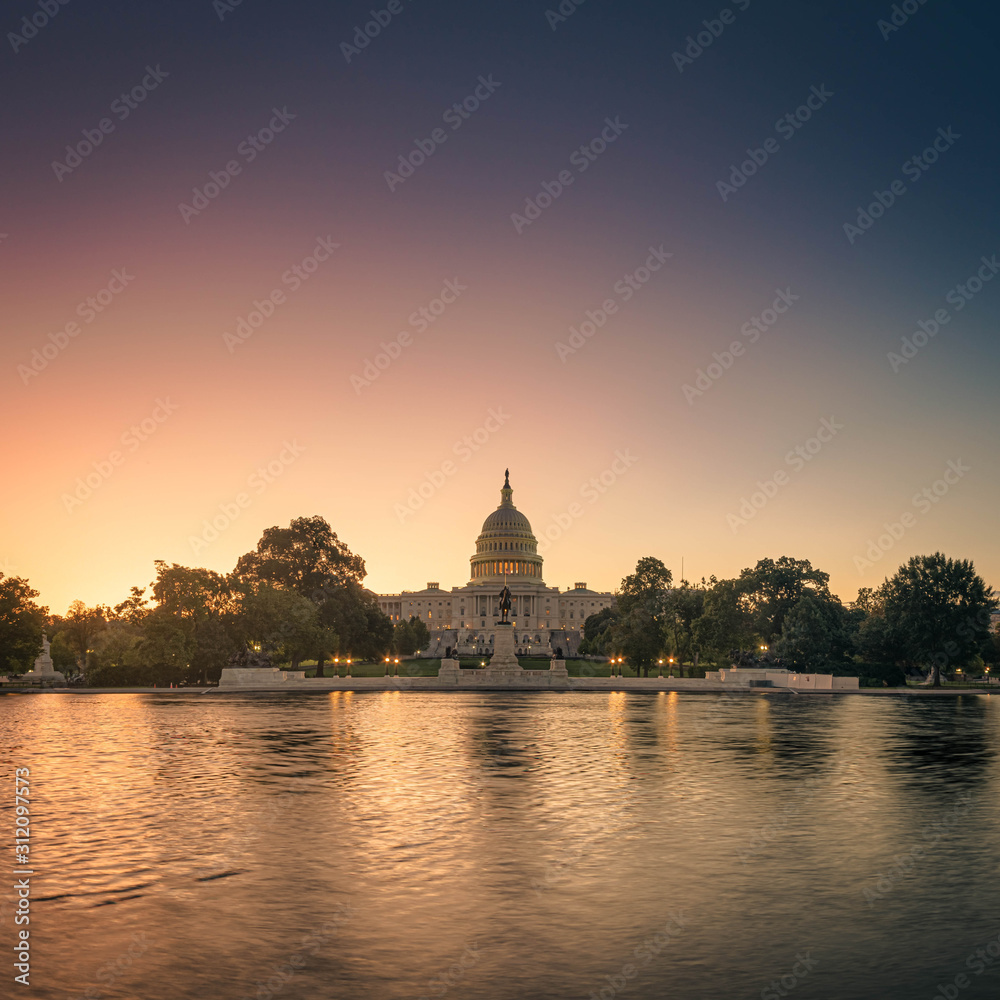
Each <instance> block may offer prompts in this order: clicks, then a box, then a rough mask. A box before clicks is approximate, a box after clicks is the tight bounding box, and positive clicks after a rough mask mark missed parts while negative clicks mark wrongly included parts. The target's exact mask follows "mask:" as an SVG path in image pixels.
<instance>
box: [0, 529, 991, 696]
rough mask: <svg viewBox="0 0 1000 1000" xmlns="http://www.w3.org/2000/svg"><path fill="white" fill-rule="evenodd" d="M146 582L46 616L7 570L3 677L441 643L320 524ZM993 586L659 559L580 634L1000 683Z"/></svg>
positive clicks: (160, 676) (666, 648) (615, 647)
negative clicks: (839, 591) (676, 564)
mask: <svg viewBox="0 0 1000 1000" xmlns="http://www.w3.org/2000/svg"><path fill="white" fill-rule="evenodd" d="M155 571H156V578H155V580H153V582H152V583H151V584H150V585H149V587H148V588H147V587H133V588H132V590H131V593H130V594H129V596H128V597H127V598H126V599H125V600H124V601H122V602H121V603H119V604H117V605H115V606H114V607H108V606H104V605H99V606H96V607H87V606H86V605H85V604H83V603H82V602H80V601H75V602H74V603H73V604H72V605H71V606H70V608H69V611H68V613H67V614H66V615H63V616H59V615H51V614H49V612H48V609H47V608H44V607H41V606H40V605H38V604H37V603H36V602H35V598H37V597H38V594H37V592H35V591H34V590H32V589H31V586H30V585H29V583H28V581H26V580H24V579H22V578H20V577H4V576H3V575H2V574H0V672H4V673H10V674H18V673H21V672H23V671H25V670H27V669H29V668H30V667H31V665H32V663H33V661H34V659H35V657H36V656H37V655H38V654H39V652H40V651H41V648H42V634H43V632H47V633H48V635H49V637H50V639H51V640H52V647H51V652H52V658H53V662H54V664H55V667H56V669H58V670H62V671H63V672H64V673H67V674H69V675H72V674H79V675H82V676H83V677H84V678H85V679H86V682H87V683H89V684H91V685H94V686H119V685H120V686H130V685H152V684H157V685H167V684H180V683H189V684H191V683H202V684H204V683H211V682H214V681H217V680H218V678H219V675H220V674H221V671H222V669H223V668H224V667H226V666H229V665H231V666H253V665H264V664H267V663H273V664H275V665H277V664H286V663H288V664H291V666H292V668H293V669H294V668H296V667H298V665H299V664H300V663H302V662H303V661H306V660H309V661H312V660H315V661H316V663H317V675H318V676H324V673H325V665H326V662H327V661H328V660H330V659H331V658H332V657H334V656H340V657H341V658H348V657H349V658H352V659H355V660H369V661H371V660H378V659H381V658H382V657H383V656H384V655H386V654H387V653H389V652H390V651H391V652H395V653H396V654H397V655H400V656H410V655H412V654H413V653H415V652H417V651H419V650H421V649H425V648H426V647H427V645H428V643H429V640H430V637H429V634H428V630H427V626H426V625H425V624H424V623H423V622H422V621H421V620H420V619H419V618H415V617H411V618H410V620H409V621H401V622H398V623H395V624H394V623H393V622H392V620H391V619H390V618H389V617H388V616H387V615H385V614H383V612H382V610H381V609H380V608H379V606H378V600H377V598H376V596H375V595H374V594H372V593H370V592H369V591H367V590H365V588H364V587H363V586H362V581H363V580H364V577H365V575H366V571H365V563H364V560H363V559H362V558H361V557H360V556H358V555H355V554H354V553H352V552H351V551H350V549H349V548H348V547H347V546H346V545H345V544H344V543H343V542H342V541H341V540H340V539H339V538H338V537H337V535H336V534H335V533H334V532H333V530H332V529H331V527H330V525H329V524H328V523H327V522H326V521H325V520H324V519H323V518H322V517H319V516H314V517H308V518H306V517H300V518H297V519H295V520H293V521H292V522H291V524H290V525H289V526H288V527H287V528H279V527H272V528H267V529H266V530H265V531H264V532H263V534H262V536H261V538H260V541H259V542H258V543H257V547H256V548H255V549H254V550H253V551H252V552H248V553H246V554H245V555H243V556H241V557H240V558H239V559H238V560H237V563H236V566H235V568H234V569H233V571H232V572H231V573H228V574H220V573H217V572H215V571H213V570H209V569H204V568H192V567H188V566H180V565H178V564H176V563H173V564H170V565H168V564H167V563H165V562H163V561H160V560H158V561H156V563H155ZM996 607H997V600H996V598H995V596H994V593H993V591H992V589H991V588H990V587H989V586H987V584H986V583H985V582H984V581H983V580H982V578H981V577H979V576H978V575H977V574H976V572H975V568H974V567H973V565H972V563H971V562H969V561H967V560H953V559H950V558H947V557H945V556H944V555H943V554H941V553H935V554H933V555H930V556H915V557H913V558H912V559H910V560H909V562H907V563H906V564H905V565H903V566H900V567H899V569H898V570H897V571H896V573H895V574H894V575H893V576H892V577H891V578H887V579H886V580H885V581H884V582H883V583H882V584H881V586H879V587H876V588H871V587H866V588H863V589H862V590H861V591H860V592H859V594H858V596H857V599H856V600H855V601H853V602H851V603H850V604H847V605H845V604H843V603H842V602H841V601H840V599H839V598H838V597H836V595H834V594H832V593H831V592H830V589H829V574H828V573H825V572H823V571H821V570H819V569H814V568H813V566H812V565H811V564H810V562H809V561H808V560H800V559H793V558H791V557H789V556H782V557H781V558H780V559H776V560H775V559H761V560H759V561H758V562H757V564H756V565H755V566H753V567H748V568H746V569H744V570H743V571H742V572H741V573H740V574H739V576H737V577H734V578H732V579H723V580H719V579H716V578H715V577H714V576H713V577H711V578H709V579H708V580H705V579H702V580H701V582H700V583H696V584H693V583H691V582H689V581H687V580H681V581H679V583H677V584H675V583H674V580H673V576H672V574H671V572H670V570H669V569H667V567H666V566H665V565H664V564H663V562H661V561H660V560H659V559H656V558H654V557H652V556H648V557H645V558H643V559H640V560H639V562H638V564H637V565H636V568H635V572H634V573H632V574H630V575H628V576H626V577H625V578H624V579H623V580H622V582H621V586H620V587H619V589H618V591H617V593H616V601H615V603H614V604H613V605H612V606H611V607H609V608H605V609H604V610H602V611H600V612H598V613H597V614H594V615H591V616H590V617H589V618H587V619H586V621H585V623H584V638H583V642H582V644H581V647H580V652H581V653H582V654H590V655H603V656H608V657H611V656H613V657H615V658H616V659H617V658H619V657H621V658H622V659H623V660H624V661H625V663H626V664H627V665H628V667H629V668H630V669H632V670H635V671H636V673H639V672H643V673H645V674H647V675H648V673H649V670H650V668H651V667H653V666H654V665H655V666H658V665H659V661H671V660H672V661H673V663H672V664H671V667H672V668H673V669H675V670H677V671H680V672H681V673H683V672H684V671H687V672H688V673H689V674H698V673H700V672H701V671H702V670H703V669H704V667H705V666H706V665H707V664H709V663H711V664H713V665H715V666H729V665H730V664H734V663H735V664H742V665H746V666H750V665H756V664H767V665H781V666H786V667H788V668H790V669H793V670H798V671H805V672H818V671H824V672H832V673H840V674H859V675H860V676H861V677H862V682H863V683H870V684H881V683H886V684H890V685H892V686H895V685H899V684H903V683H905V682H906V677H907V675H912V674H923V675H927V674H930V675H931V677H932V680H933V683H935V684H939V683H940V678H941V676H942V674H944V675H951V674H957V672H958V671H959V670H961V671H963V672H965V673H967V674H968V673H975V674H981V673H983V672H984V671H985V670H986V669H987V668H989V669H991V670H993V671H994V672H1000V632H998V630H997V629H996V628H992V629H991V627H990V623H991V612H993V611H994V610H995V609H996Z"/></svg>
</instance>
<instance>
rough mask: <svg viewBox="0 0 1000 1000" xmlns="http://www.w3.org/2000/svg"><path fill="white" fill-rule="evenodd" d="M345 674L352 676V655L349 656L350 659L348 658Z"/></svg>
mask: <svg viewBox="0 0 1000 1000" xmlns="http://www.w3.org/2000/svg"><path fill="white" fill-rule="evenodd" d="M344 676H345V677H350V676H351V660H350V657H348V659H347V673H346V674H344Z"/></svg>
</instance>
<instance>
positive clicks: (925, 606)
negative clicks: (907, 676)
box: [884, 552, 997, 687]
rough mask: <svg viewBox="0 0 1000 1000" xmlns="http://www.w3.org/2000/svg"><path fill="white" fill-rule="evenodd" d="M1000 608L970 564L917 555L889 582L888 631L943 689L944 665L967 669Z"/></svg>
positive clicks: (886, 606) (886, 597) (904, 650)
mask: <svg viewBox="0 0 1000 1000" xmlns="http://www.w3.org/2000/svg"><path fill="white" fill-rule="evenodd" d="M996 607H997V601H996V598H995V597H994V595H993V592H992V590H991V589H990V588H989V587H988V586H987V585H986V583H985V581H984V580H983V579H982V577H980V576H978V575H977V574H976V571H975V568H974V566H973V564H972V562H971V561H969V560H967V559H961V560H956V559H949V558H947V557H945V556H944V554H943V553H941V552H935V553H934V555H931V556H914V557H913V558H912V559H910V560H909V562H907V563H906V564H905V565H903V566H900V567H899V569H898V570H897V571H896V574H895V576H893V577H892V579H891V580H889V581H888V583H887V585H886V590H885V606H884V618H885V627H886V629H887V630H888V632H889V634H890V635H891V636H892V637H893V638H894V640H895V641H896V642H898V643H899V644H900V651H901V652H902V654H903V656H904V657H905V658H906V659H908V660H910V661H911V662H913V663H915V664H917V665H919V666H923V667H930V668H931V669H932V671H933V684H934V686H935V687H940V686H941V668H942V667H944V666H948V665H949V664H950V665H952V666H964V665H965V664H966V663H967V662H968V661H969V660H971V658H972V657H974V656H976V655H977V654H978V652H979V649H980V648H981V646H982V644H983V642H984V640H985V639H986V638H987V636H988V633H989V626H990V612H991V611H993V610H995V609H996Z"/></svg>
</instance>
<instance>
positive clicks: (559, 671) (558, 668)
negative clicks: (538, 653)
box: [549, 660, 569, 678]
mask: <svg viewBox="0 0 1000 1000" xmlns="http://www.w3.org/2000/svg"><path fill="white" fill-rule="evenodd" d="M549 674H550V675H551V676H552V677H567V678H568V677H569V671H568V670H567V669H566V661H565V660H552V661H551V662H550V664H549Z"/></svg>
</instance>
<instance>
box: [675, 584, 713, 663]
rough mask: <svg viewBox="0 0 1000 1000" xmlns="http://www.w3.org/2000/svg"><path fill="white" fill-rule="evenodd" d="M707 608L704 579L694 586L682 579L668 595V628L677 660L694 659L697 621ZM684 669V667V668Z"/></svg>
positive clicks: (682, 661) (680, 661) (679, 661)
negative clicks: (698, 585) (699, 584)
mask: <svg viewBox="0 0 1000 1000" xmlns="http://www.w3.org/2000/svg"><path fill="white" fill-rule="evenodd" d="M704 609H705V588H704V580H702V586H700V587H692V586H691V584H690V583H688V581H687V580H681V585H680V586H679V587H674V589H673V590H671V591H670V593H669V594H668V595H667V608H666V610H667V629H668V631H669V633H670V637H671V639H672V640H673V651H674V655H675V656H676V657H677V662H678V663H679V664H683V663H684V662H685V661H686V660H694V658H695V656H696V655H697V654H696V653H695V651H694V647H695V638H694V633H695V623H696V622H697V621H698V619H699V618H700V617H701V616H702V614H703V612H704ZM682 669H683V668H682Z"/></svg>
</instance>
